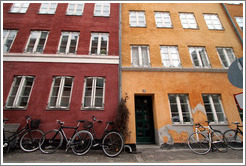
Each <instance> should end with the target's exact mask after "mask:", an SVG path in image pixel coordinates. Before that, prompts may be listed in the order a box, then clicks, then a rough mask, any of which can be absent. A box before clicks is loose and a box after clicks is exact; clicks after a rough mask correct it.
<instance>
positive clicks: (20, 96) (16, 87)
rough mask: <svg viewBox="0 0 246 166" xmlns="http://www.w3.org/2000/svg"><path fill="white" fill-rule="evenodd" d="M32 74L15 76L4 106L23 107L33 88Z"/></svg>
mask: <svg viewBox="0 0 246 166" xmlns="http://www.w3.org/2000/svg"><path fill="white" fill-rule="evenodd" d="M33 83H34V77H33V76H15V77H14V81H13V83H12V87H11V90H10V92H9V96H8V99H7V102H6V105H5V108H17V109H18V108H19V109H25V108H26V107H27V104H28V101H29V98H30V95H31V91H32V88H33Z"/></svg>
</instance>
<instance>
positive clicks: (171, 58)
mask: <svg viewBox="0 0 246 166" xmlns="http://www.w3.org/2000/svg"><path fill="white" fill-rule="evenodd" d="M164 48H167V51H168V57H169V61H170V66H165V64H164V61H163V59H164V57H163V54H162V49H164ZM171 48H175V49H177V53H178V58H179V65H178V66H174V65H173V57H172V53H171V50H170V49H171ZM160 52H161V59H162V65H163V67H182V65H181V61H180V56H179V50H178V47H177V46H160Z"/></svg>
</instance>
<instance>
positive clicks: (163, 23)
mask: <svg viewBox="0 0 246 166" xmlns="http://www.w3.org/2000/svg"><path fill="white" fill-rule="evenodd" d="M158 13H159V14H160V15H161V22H162V26H158V24H157V19H156V15H157V14H158ZM165 14H168V18H169V23H170V26H167V25H166V24H165V23H166V22H165V16H164V15H165ZM155 24H156V27H157V28H172V27H173V24H172V20H171V17H170V13H169V12H155Z"/></svg>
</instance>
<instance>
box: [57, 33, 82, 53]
mask: <svg viewBox="0 0 246 166" xmlns="http://www.w3.org/2000/svg"><path fill="white" fill-rule="evenodd" d="M66 33H69V35H68V41H67V46H66V51H65V53H62V52H60V46H61V42H62V37H63V35H64V34H66ZM73 33H74V34H77V35H78V38H77V42H76V48H75V53H69V48H70V44H71V39H72V35H73ZM79 35H80V33H79V32H67V31H66V32H65V31H64V32H61V37H60V41H59V45H58V49H57V53H58V54H76V53H77V49H78V43H79Z"/></svg>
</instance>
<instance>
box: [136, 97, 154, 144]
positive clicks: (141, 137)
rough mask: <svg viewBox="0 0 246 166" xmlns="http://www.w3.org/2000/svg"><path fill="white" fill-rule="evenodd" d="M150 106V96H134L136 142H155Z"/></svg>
mask: <svg viewBox="0 0 246 166" xmlns="http://www.w3.org/2000/svg"><path fill="white" fill-rule="evenodd" d="M152 108H153V106H152V96H135V116H136V137H137V144H153V143H155V137H154V135H155V134H154V121H153V109H152Z"/></svg>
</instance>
